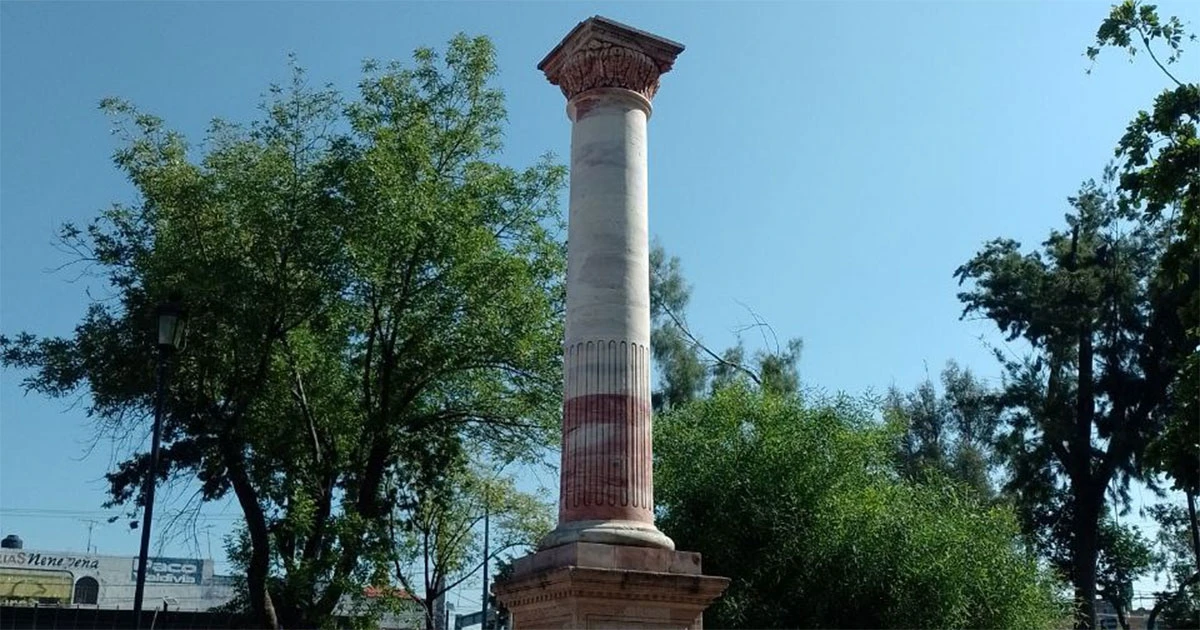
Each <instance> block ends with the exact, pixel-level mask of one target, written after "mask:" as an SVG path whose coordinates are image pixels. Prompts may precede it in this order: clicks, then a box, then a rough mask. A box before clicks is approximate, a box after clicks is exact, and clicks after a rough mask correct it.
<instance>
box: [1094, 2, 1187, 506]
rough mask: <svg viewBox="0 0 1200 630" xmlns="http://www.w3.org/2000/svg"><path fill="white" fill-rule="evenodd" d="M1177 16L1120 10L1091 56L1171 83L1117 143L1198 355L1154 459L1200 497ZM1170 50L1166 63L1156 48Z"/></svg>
mask: <svg viewBox="0 0 1200 630" xmlns="http://www.w3.org/2000/svg"><path fill="white" fill-rule="evenodd" d="M1195 39H1196V36H1195V35H1194V34H1190V33H1188V32H1187V31H1186V30H1185V28H1184V25H1183V23H1182V22H1181V21H1180V20H1179V18H1177V17H1170V18H1167V19H1162V18H1160V17H1159V15H1158V12H1157V8H1156V7H1155V6H1154V5H1152V4H1145V3H1142V2H1139V1H1136V0H1125V1H1124V2H1122V3H1120V4H1118V5H1115V6H1113V8H1112V10H1111V12H1110V13H1109V16H1108V17H1107V18H1106V19H1105V20H1104V21H1103V23H1101V25H1100V28H1099V29H1098V31H1097V32H1096V42H1095V45H1093V46H1089V47H1088V49H1087V55H1088V57H1089V58H1091V59H1093V60H1094V59H1096V58H1097V57H1098V56H1099V55H1100V53H1101V51H1102V50H1103V49H1105V48H1109V47H1112V48H1118V49H1122V50H1124V51H1125V52H1126V53H1127V54H1128V55H1129V57H1130V60H1131V61H1132V60H1133V59H1134V58H1135V56H1136V55H1137V53H1138V51H1139V50H1140V51H1144V52H1145V53H1146V54H1147V55H1148V56H1149V57H1150V58H1151V60H1152V61H1154V63H1155V65H1156V66H1157V67H1158V68H1159V70H1160V71H1162V73H1163V74H1164V75H1165V77H1166V78H1167V80H1168V81H1169V82H1170V84H1169V86H1168V87H1167V88H1165V89H1163V91H1162V92H1160V93H1159V94H1158V96H1157V97H1155V99H1154V104H1153V108H1152V109H1151V110H1150V111H1146V110H1142V111H1139V112H1138V113H1137V115H1136V116H1135V117H1134V119H1133V120H1132V121H1130V123H1129V125H1128V126H1127V127H1126V129H1125V133H1124V135H1122V136H1121V139H1120V141H1119V142H1118V143H1117V147H1116V149H1115V154H1116V157H1117V158H1118V160H1120V165H1121V175H1120V191H1121V193H1122V195H1121V198H1120V202H1121V204H1122V206H1123V207H1125V208H1127V209H1128V210H1130V211H1132V212H1140V213H1141V214H1142V216H1143V218H1144V219H1145V220H1147V221H1161V222H1163V223H1164V224H1165V226H1164V239H1166V240H1167V241H1168V245H1167V246H1166V249H1165V251H1164V253H1163V256H1162V258H1161V262H1160V266H1159V269H1158V270H1157V274H1156V278H1155V282H1154V287H1155V291H1158V292H1160V293H1163V294H1168V295H1169V294H1181V295H1183V296H1185V298H1186V299H1184V300H1181V304H1180V306H1179V318H1180V320H1181V321H1182V323H1183V326H1184V329H1185V331H1186V332H1187V336H1188V341H1189V343H1190V344H1191V352H1190V353H1189V354H1188V357H1187V359H1186V360H1185V361H1186V362H1185V365H1184V366H1183V368H1182V369H1180V370H1179V373H1178V375H1177V376H1176V378H1175V382H1174V383H1173V384H1172V392H1171V393H1172V397H1171V398H1172V401H1173V403H1172V404H1173V411H1172V420H1171V421H1170V422H1169V423H1168V424H1167V426H1166V427H1165V430H1164V431H1163V433H1162V435H1161V436H1160V438H1159V439H1158V440H1156V441H1155V443H1154V444H1153V445H1151V448H1150V451H1149V453H1148V457H1149V459H1150V461H1151V462H1152V463H1153V465H1154V466H1155V467H1156V468H1158V469H1159V470H1161V471H1163V472H1165V473H1166V474H1168V475H1169V476H1170V477H1171V478H1172V479H1173V481H1174V483H1175V485H1176V487H1178V488H1179V489H1181V490H1185V491H1186V492H1189V493H1191V494H1193V495H1195V494H1197V493H1200V438H1198V437H1197V436H1200V137H1198V136H1197V133H1196V125H1197V123H1198V122H1200V83H1197V82H1196V81H1195V80H1191V81H1187V80H1186V79H1187V77H1183V78H1184V79H1185V80H1182V81H1181V80H1180V78H1179V77H1177V76H1176V74H1175V73H1173V72H1172V71H1171V67H1172V66H1173V65H1174V64H1175V63H1176V62H1178V61H1179V58H1180V56H1181V55H1182V54H1183V50H1184V48H1183V44H1184V42H1187V41H1195ZM1156 45H1163V46H1166V48H1167V55H1166V57H1165V59H1164V60H1160V59H1159V58H1158V55H1157V54H1156V53H1155V46H1156Z"/></svg>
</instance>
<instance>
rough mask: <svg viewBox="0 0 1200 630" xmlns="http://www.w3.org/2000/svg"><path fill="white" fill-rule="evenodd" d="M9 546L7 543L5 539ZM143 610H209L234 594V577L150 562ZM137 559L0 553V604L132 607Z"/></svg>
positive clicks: (190, 562) (169, 561) (187, 564)
mask: <svg viewBox="0 0 1200 630" xmlns="http://www.w3.org/2000/svg"><path fill="white" fill-rule="evenodd" d="M6 542H7V541H6ZM147 564H148V569H147V571H146V593H145V599H144V600H143V606H144V607H145V608H146V609H151V608H161V607H162V606H163V604H164V603H165V604H166V605H167V606H169V607H170V609H171V610H201V611H202V610H208V609H210V608H213V607H216V606H220V605H222V604H224V603H226V602H228V601H229V600H231V599H232V598H233V596H234V581H233V578H232V577H229V576H223V575H214V574H213V561H212V560H196V559H191V558H156V557H151V558H150V559H149V562H148V563H147ZM137 569H138V559H137V558H136V557H131V556H102V555H97V554H81V553H76V552H60V551H39V550H33V549H21V548H2V549H0V601H3V602H5V603H9V602H14V603H17V602H19V603H39V604H58V605H64V606H65V605H78V606H89V607H90V606H95V607H98V608H122V609H127V610H128V609H132V608H133V596H134V590H135V588H136V584H137Z"/></svg>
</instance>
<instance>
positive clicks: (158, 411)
mask: <svg viewBox="0 0 1200 630" xmlns="http://www.w3.org/2000/svg"><path fill="white" fill-rule="evenodd" d="M186 331H187V311H185V310H184V309H183V307H182V306H181V305H180V304H179V300H178V299H176V298H175V297H172V299H171V300H170V301H169V302H166V303H164V304H161V305H159V307H158V392H157V395H156V397H155V402H154V433H153V436H152V437H151V441H150V468H149V470H148V472H147V473H146V489H145V497H146V500H145V506H144V507H143V509H142V546H141V549H139V550H138V572H137V588H136V590H135V591H134V593H133V610H134V615H135V618H136V620H137V621H136V624H137V627H139V628H140V627H141V625H142V600H143V598H144V597H145V595H146V564H147V562H148V560H147V556H148V555H149V553H150V520H151V519H152V518H154V487H155V486H156V485H157V484H156V483H155V479H156V476H157V474H158V448H159V443H160V442H161V441H162V417H163V404H164V401H165V398H166V394H167V359H168V358H169V357H170V355H171V353H172V352H173V351H175V350H179V349H180V348H182V347H183V336H184V333H185V332H186Z"/></svg>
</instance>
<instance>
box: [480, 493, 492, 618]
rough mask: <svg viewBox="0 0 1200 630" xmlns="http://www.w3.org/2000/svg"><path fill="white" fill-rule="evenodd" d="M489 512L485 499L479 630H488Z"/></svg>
mask: <svg viewBox="0 0 1200 630" xmlns="http://www.w3.org/2000/svg"><path fill="white" fill-rule="evenodd" d="M490 516H491V510H490V509H489V506H488V504H487V499H486V497H485V498H484V502H483V600H482V601H483V604H482V605H483V617H482V621H480V622H479V623H480V626H479V627H480V628H481V630H488V553H489V552H488V518H489V517H490Z"/></svg>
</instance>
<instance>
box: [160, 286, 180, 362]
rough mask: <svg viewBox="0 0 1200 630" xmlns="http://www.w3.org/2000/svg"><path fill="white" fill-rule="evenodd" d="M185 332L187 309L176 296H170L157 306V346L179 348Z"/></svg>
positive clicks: (164, 348)
mask: <svg viewBox="0 0 1200 630" xmlns="http://www.w3.org/2000/svg"><path fill="white" fill-rule="evenodd" d="M186 332H187V311H186V310H184V308H183V306H182V304H180V301H179V299H178V298H177V297H175V296H172V297H171V299H170V300H168V301H167V302H165V303H163V304H160V305H159V306H158V347H159V348H160V349H162V350H179V349H180V348H182V347H183V337H184V334H185V333H186Z"/></svg>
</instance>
